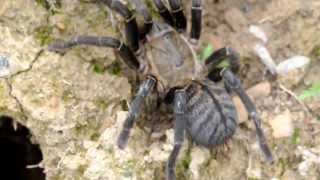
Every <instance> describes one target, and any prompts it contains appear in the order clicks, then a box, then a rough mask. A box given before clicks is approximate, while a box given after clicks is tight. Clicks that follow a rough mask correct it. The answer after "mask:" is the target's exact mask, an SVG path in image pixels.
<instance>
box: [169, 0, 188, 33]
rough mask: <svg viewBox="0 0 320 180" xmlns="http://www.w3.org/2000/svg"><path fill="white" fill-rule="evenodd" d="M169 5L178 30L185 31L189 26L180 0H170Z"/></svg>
mask: <svg viewBox="0 0 320 180" xmlns="http://www.w3.org/2000/svg"><path fill="white" fill-rule="evenodd" d="M169 5H170V7H171V14H172V16H173V20H174V25H175V27H176V28H177V31H178V32H180V33H181V32H185V31H186V28H187V18H186V16H185V14H184V12H183V7H182V5H181V2H180V0H169Z"/></svg>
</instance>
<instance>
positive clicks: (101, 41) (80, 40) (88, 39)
mask: <svg viewBox="0 0 320 180" xmlns="http://www.w3.org/2000/svg"><path fill="white" fill-rule="evenodd" d="M78 45H92V46H99V47H110V48H114V49H116V50H117V51H118V52H119V55H120V56H121V58H122V60H123V61H124V62H125V63H126V64H127V65H128V66H129V67H130V68H132V69H135V70H139V68H140V63H139V61H138V60H137V58H136V56H135V55H134V54H133V52H132V51H131V50H130V49H129V48H128V46H126V45H125V44H124V43H122V42H121V41H119V40H117V39H114V38H112V37H94V36H76V37H73V38H71V39H70V40H68V41H56V42H54V43H52V44H50V45H49V46H48V50H49V51H54V52H64V51H65V50H66V49H68V48H71V47H74V46H78Z"/></svg>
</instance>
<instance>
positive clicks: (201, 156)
mask: <svg viewBox="0 0 320 180" xmlns="http://www.w3.org/2000/svg"><path fill="white" fill-rule="evenodd" d="M209 158H210V152H209V151H208V150H206V149H203V148H200V147H194V148H192V151H191V159H192V161H191V163H190V171H191V173H192V176H193V179H199V170H200V166H201V165H202V164H203V163H204V162H206V160H208V159H209Z"/></svg>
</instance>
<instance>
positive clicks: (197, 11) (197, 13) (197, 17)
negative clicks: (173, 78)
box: [190, 0, 202, 44]
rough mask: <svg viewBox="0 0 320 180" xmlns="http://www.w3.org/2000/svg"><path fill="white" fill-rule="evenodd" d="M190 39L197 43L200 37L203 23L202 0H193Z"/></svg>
mask: <svg viewBox="0 0 320 180" xmlns="http://www.w3.org/2000/svg"><path fill="white" fill-rule="evenodd" d="M191 23H192V24H191V33H190V41H191V42H192V43H193V44H196V43H197V42H198V40H199V39H200V35H201V25H202V4H201V0H192V9H191Z"/></svg>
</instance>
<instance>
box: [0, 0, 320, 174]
mask: <svg viewBox="0 0 320 180" xmlns="http://www.w3.org/2000/svg"><path fill="white" fill-rule="evenodd" d="M148 2H149V1H148ZM149 4H152V3H149ZM203 4H204V11H203V34H202V40H201V45H200V48H199V49H200V50H199V52H201V50H202V49H204V48H205V47H206V46H207V44H211V45H213V46H214V48H216V49H217V48H219V47H222V46H230V47H232V48H234V49H236V50H237V51H238V52H239V53H240V57H241V58H240V59H241V60H240V64H241V67H240V72H239V74H238V76H239V77H240V79H241V80H242V82H243V86H244V87H245V89H247V93H248V94H249V96H250V97H251V98H252V99H253V101H254V103H255V105H256V107H257V109H258V111H259V113H260V115H261V119H262V127H263V130H264V133H265V135H266V139H267V142H268V144H269V146H270V148H271V150H272V153H273V155H274V158H275V161H274V163H273V164H268V163H266V162H265V160H264V156H263V154H262V153H261V151H260V149H259V145H258V142H257V138H256V133H255V128H254V125H253V122H252V121H250V120H248V117H247V116H248V114H247V113H246V112H245V110H244V107H243V105H242V103H241V102H240V100H239V98H237V97H236V96H235V97H234V102H235V104H236V106H237V109H238V111H239V128H238V129H237V132H236V134H235V136H234V137H233V138H232V139H231V140H229V141H228V143H227V145H225V146H221V147H217V148H216V149H214V150H211V151H209V150H207V149H204V148H201V147H198V146H196V145H194V144H192V143H191V141H186V142H185V144H184V146H183V150H182V151H181V153H180V156H179V160H178V163H177V175H178V178H177V179H196V180H197V179H199V180H207V179H208V180H211V179H221V180H230V179H250V180H253V179H273V180H277V179H279V180H319V178H320V138H318V136H319V135H320V96H319V95H318V96H314V97H311V98H307V99H300V98H299V96H300V95H301V94H303V93H304V92H305V91H306V90H307V89H308V88H309V87H311V86H312V85H313V84H316V83H318V84H319V83H320V76H319V73H320V23H319V19H320V12H319V8H320V2H319V1H318V0H308V1H303V0H224V1H219V2H217V1H216V0H204V2H203ZM184 6H185V9H190V7H191V2H188V3H187V4H185V5H184ZM185 12H186V13H187V16H188V19H190V12H189V11H185ZM152 14H153V16H154V17H159V16H158V15H157V12H156V11H154V9H153V11H152ZM121 22H122V21H121V18H120V17H118V15H116V14H115V13H111V11H110V10H109V9H108V8H105V7H104V6H102V5H101V4H99V3H97V2H93V1H90V0H89V1H88V0H81V1H80V0H47V1H46V0H36V1H35V0H25V1H22V0H15V1H10V0H4V1H1V2H0V40H1V41H0V42H1V43H0V59H1V61H2V60H3V59H7V60H8V62H9V64H10V67H8V69H6V68H5V67H0V76H1V79H0V114H2V115H6V116H11V117H13V118H14V119H16V120H17V121H19V123H21V124H23V125H24V126H26V127H28V128H29V130H30V131H31V133H32V134H33V137H32V140H33V142H35V143H37V144H39V145H40V148H41V150H42V154H43V161H42V162H41V163H40V164H39V166H41V167H43V168H44V169H45V173H46V177H47V179H57V180H58V179H90V180H91V179H92V180H100V179H110V180H112V179H164V177H165V174H164V167H165V162H166V161H167V158H168V156H169V153H170V152H171V150H172V144H173V130H172V123H171V119H172V117H170V116H166V115H163V113H164V112H167V111H168V110H167V109H166V110H164V112H161V113H158V114H153V115H152V117H157V118H153V121H152V122H150V121H149V122H148V119H149V117H148V116H142V117H141V120H139V121H140V123H138V126H135V127H134V129H133V132H132V135H131V137H130V140H129V145H128V147H127V148H126V149H125V150H119V149H118V148H117V147H116V146H115V142H116V137H117V136H118V134H119V131H120V129H121V127H122V123H123V121H124V119H125V117H126V113H127V110H128V105H127V104H128V102H130V101H131V99H132V96H133V94H134V92H135V91H136V89H137V88H136V85H137V82H136V81H135V80H136V79H135V78H133V77H134V76H135V73H134V72H132V71H131V70H129V69H128V68H126V67H125V66H124V65H122V64H121V62H120V61H119V60H118V57H117V55H115V53H114V51H112V50H110V49H102V48H95V47H77V48H74V49H72V50H70V51H68V52H66V53H64V54H63V55H60V54H55V53H52V52H48V51H47V50H46V49H45V48H46V47H47V45H48V44H49V43H51V42H53V41H54V40H57V39H69V38H70V37H71V36H73V35H80V34H82V35H96V36H113V37H117V38H121V37H122V31H121V30H122V29H123V28H122V26H123V24H122V23H121ZM252 26H257V27H259V28H260V29H261V30H262V31H263V32H264V33H265V35H266V37H267V41H265V40H262V39H259V38H257V37H256V36H254V35H253V34H252V33H251V32H250V31H249V28H250V27H252ZM257 44H260V45H263V46H264V47H266V49H267V50H268V51H269V52H270V55H271V57H272V58H273V60H274V61H275V62H274V63H275V64H279V63H280V62H283V61H284V60H286V59H289V58H291V57H294V56H297V55H300V56H305V57H308V58H310V63H309V64H308V65H306V66H305V67H303V68H299V69H297V70H294V71H292V72H290V73H288V74H285V75H278V76H277V75H274V74H272V73H270V71H269V70H268V69H267V68H266V66H265V65H264V64H263V63H262V62H261V60H260V58H259V57H258V55H257V53H256V51H255V47H256V45H257ZM128 77H130V78H128ZM146 107H147V108H145V112H148V113H149V112H152V111H154V110H153V109H152V108H150V107H151V106H149V105H147V106H146ZM168 119H170V120H168ZM156 121H161V122H166V123H159V124H157V125H156V126H155V129H153V131H151V129H150V127H153V125H154V123H155V122H156ZM0 125H1V124H0Z"/></svg>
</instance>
